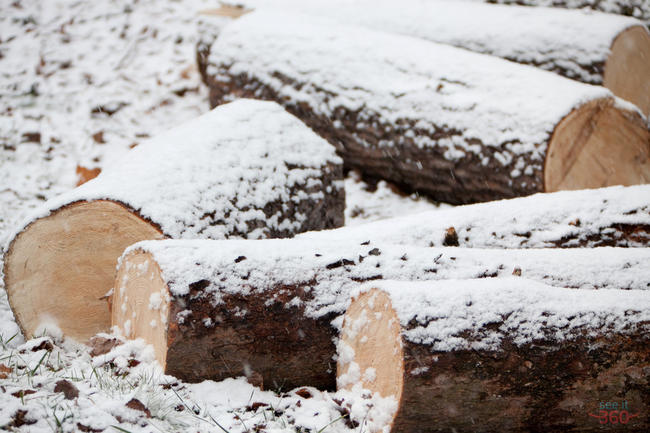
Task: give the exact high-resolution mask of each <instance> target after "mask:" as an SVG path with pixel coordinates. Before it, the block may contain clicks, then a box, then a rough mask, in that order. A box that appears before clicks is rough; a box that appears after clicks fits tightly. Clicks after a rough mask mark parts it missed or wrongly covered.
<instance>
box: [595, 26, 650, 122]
mask: <svg viewBox="0 0 650 433" xmlns="http://www.w3.org/2000/svg"><path fill="white" fill-rule="evenodd" d="M649 77H650V32H648V30H647V29H646V28H645V27H643V26H633V27H630V28H628V29H627V30H625V31H623V32H621V33H620V34H619V35H618V36H617V37H616V39H615V40H614V42H613V43H612V46H611V49H610V54H609V57H608V58H607V61H606V62H605V73H604V77H603V84H604V86H605V87H607V88H608V89H610V90H611V91H612V92H613V93H614V94H615V95H616V96H619V97H621V98H623V99H626V100H628V101H630V102H632V103H633V104H635V105H636V106H637V107H639V108H640V109H641V111H642V112H643V113H644V114H645V115H646V116H650V79H649Z"/></svg>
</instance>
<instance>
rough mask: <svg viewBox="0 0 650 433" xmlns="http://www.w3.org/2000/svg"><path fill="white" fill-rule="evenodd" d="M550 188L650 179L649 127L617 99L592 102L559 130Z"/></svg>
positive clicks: (552, 149) (547, 176) (550, 160)
mask: <svg viewBox="0 0 650 433" xmlns="http://www.w3.org/2000/svg"><path fill="white" fill-rule="evenodd" d="M544 183H545V190H546V191H547V192H553V191H559V190H575V189H588V188H600V187H605V186H612V185H636V184H644V183H650V131H649V130H648V127H647V125H646V124H645V121H644V119H643V118H642V117H641V116H640V115H639V114H638V113H635V112H632V111H627V110H625V109H622V108H620V107H617V106H616V105H615V102H614V100H613V99H599V100H595V101H590V102H588V103H586V104H584V105H582V106H580V107H579V108H577V109H575V110H573V111H572V112H571V113H569V115H568V116H566V117H565V118H564V119H563V120H562V121H561V122H560V123H559V124H558V125H557V127H556V128H555V131H554V132H553V136H552V138H551V141H550V143H549V149H548V152H547V156H546V163H545V168H544Z"/></svg>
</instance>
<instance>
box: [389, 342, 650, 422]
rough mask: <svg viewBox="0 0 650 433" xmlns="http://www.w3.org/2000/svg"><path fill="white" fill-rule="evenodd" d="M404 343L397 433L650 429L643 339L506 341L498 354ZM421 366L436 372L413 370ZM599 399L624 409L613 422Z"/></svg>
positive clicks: (649, 353) (649, 375) (649, 374)
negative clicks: (513, 342) (415, 371)
mask: <svg viewBox="0 0 650 433" xmlns="http://www.w3.org/2000/svg"><path fill="white" fill-rule="evenodd" d="M405 343H406V344H405V346H404V356H405V374H404V393H403V400H402V402H401V406H400V407H401V409H400V412H399V413H398V415H397V418H396V421H395V424H394V427H393V429H392V431H399V432H449V431H457V432H540V433H541V432H551V431H552V432H600V431H609V432H611V431H621V432H623V431H625V432H628V431H629V432H639V433H640V432H647V431H650V346H649V345H648V338H647V336H644V335H643V334H639V335H631V336H630V335H628V336H625V335H616V334H612V335H606V336H604V335H603V336H600V337H598V338H588V337H579V338H577V339H576V340H574V341H569V342H563V343H561V344H560V343H558V342H556V341H538V342H535V343H534V344H527V345H525V346H516V345H514V344H512V342H504V343H503V344H502V346H501V350H499V351H498V352H486V351H457V352H432V351H431V349H430V347H428V346H424V345H416V344H413V343H410V342H405ZM422 366H428V367H430V368H429V369H428V370H427V371H426V372H423V373H420V374H418V375H412V374H410V373H409V372H410V371H412V370H414V369H416V368H420V370H419V371H422V368H421V367H422ZM601 402H603V403H607V402H616V403H617V404H618V411H617V412H612V411H611V410H610V411H607V421H608V422H607V424H601V422H602V421H603V420H604V419H605V415H604V413H603V412H601V409H600V404H601ZM623 402H626V403H625V404H627V409H625V411H626V412H627V413H626V414H622V412H623V410H621V405H622V404H623ZM610 413H611V414H613V415H612V418H611V419H618V420H619V421H618V422H617V423H615V424H613V423H612V422H611V420H610V418H609V415H610ZM622 418H624V419H625V421H627V423H625V424H623V423H621V422H620V420H621V419H622Z"/></svg>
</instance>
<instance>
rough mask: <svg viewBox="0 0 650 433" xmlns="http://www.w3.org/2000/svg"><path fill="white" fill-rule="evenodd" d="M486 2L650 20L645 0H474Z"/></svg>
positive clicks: (649, 11)
mask: <svg viewBox="0 0 650 433" xmlns="http://www.w3.org/2000/svg"><path fill="white" fill-rule="evenodd" d="M475 1H482V2H488V3H503V4H510V5H512V4H518V5H526V6H552V7H558V8H567V9H592V10H595V11H602V12H607V13H611V14H619V15H627V16H631V17H636V18H639V19H641V20H644V21H649V22H650V8H648V1H647V0H605V1H597V0H475Z"/></svg>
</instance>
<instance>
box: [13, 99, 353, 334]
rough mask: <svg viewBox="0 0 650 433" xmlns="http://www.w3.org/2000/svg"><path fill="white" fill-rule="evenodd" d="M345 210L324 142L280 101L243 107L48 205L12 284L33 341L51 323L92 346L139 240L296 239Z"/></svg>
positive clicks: (23, 246) (22, 244) (337, 219)
mask: <svg viewBox="0 0 650 433" xmlns="http://www.w3.org/2000/svg"><path fill="white" fill-rule="evenodd" d="M242 150H243V151H244V153H242ZM344 206H345V202H344V191H343V189H342V164H341V160H340V158H339V157H337V156H336V155H335V153H334V149H333V148H332V147H331V146H330V145H329V144H328V143H327V142H326V141H325V140H323V139H322V138H320V137H318V136H317V135H316V134H314V133H313V132H312V131H310V130H309V129H308V128H307V127H305V126H304V125H303V124H301V123H300V121H298V119H296V118H294V117H293V116H291V115H289V114H288V113H286V112H285V111H284V110H283V109H282V108H281V107H280V106H278V105H276V104H273V103H269V102H263V101H237V102H234V103H232V104H228V105H225V106H223V107H219V108H217V109H215V110H213V111H212V112H210V113H207V114H205V115H204V116H201V117H199V118H197V119H194V120H192V121H190V122H187V123H186V124H183V125H181V126H179V127H177V128H174V129H172V130H170V131H168V132H166V133H164V134H162V135H160V136H158V137H156V138H154V139H152V140H150V141H148V142H147V143H143V144H140V145H139V146H138V147H136V148H135V149H133V150H131V151H130V152H129V153H128V154H127V155H126V157H125V158H124V159H123V160H122V161H120V163H117V164H115V165H114V166H112V167H110V168H109V169H107V170H105V171H104V172H102V173H101V174H100V175H99V176H98V177H97V178H95V179H93V180H91V181H89V182H88V183H86V184H84V185H82V186H80V187H78V188H76V189H74V190H72V191H70V192H68V193H65V194H63V195H61V196H59V197H56V198H54V199H52V200H50V201H49V202H46V203H45V204H44V205H43V207H42V208H40V209H37V210H36V211H35V212H34V213H33V214H32V216H31V217H30V218H29V219H28V221H27V222H26V223H25V225H24V227H22V228H21V229H20V230H19V231H18V233H17V234H16V236H15V237H14V238H13V240H12V241H11V243H10V244H9V246H8V249H7V253H6V255H5V262H4V275H5V287H6V290H7V294H8V298H9V302H10V304H11V306H12V309H13V311H14V314H15V316H16V320H17V322H18V324H19V325H20V327H21V329H22V331H23V332H24V334H25V335H26V336H31V335H34V333H35V332H36V331H37V330H38V329H39V326H40V325H41V324H47V325H49V326H52V325H54V326H56V327H58V328H60V329H61V330H62V331H63V333H64V334H65V335H67V336H68V337H72V338H76V339H78V340H80V341H84V340H86V339H88V338H90V337H91V336H93V335H95V334H96V333H97V332H102V331H106V330H108V328H109V326H110V314H109V311H108V306H107V303H106V301H105V300H102V299H101V298H102V296H103V295H105V294H106V293H107V292H108V291H109V289H110V288H111V287H112V285H113V280H114V278H115V266H116V261H117V258H118V257H119V256H120V254H121V253H122V252H123V251H124V249H125V248H126V247H127V246H129V245H131V244H133V243H134V242H137V241H140V240H144V239H163V238H208V239H226V238H250V239H260V238H266V237H289V236H292V235H294V234H295V233H298V232H301V231H307V230H319V229H324V228H335V227H339V226H341V225H342V224H343V209H344Z"/></svg>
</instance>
